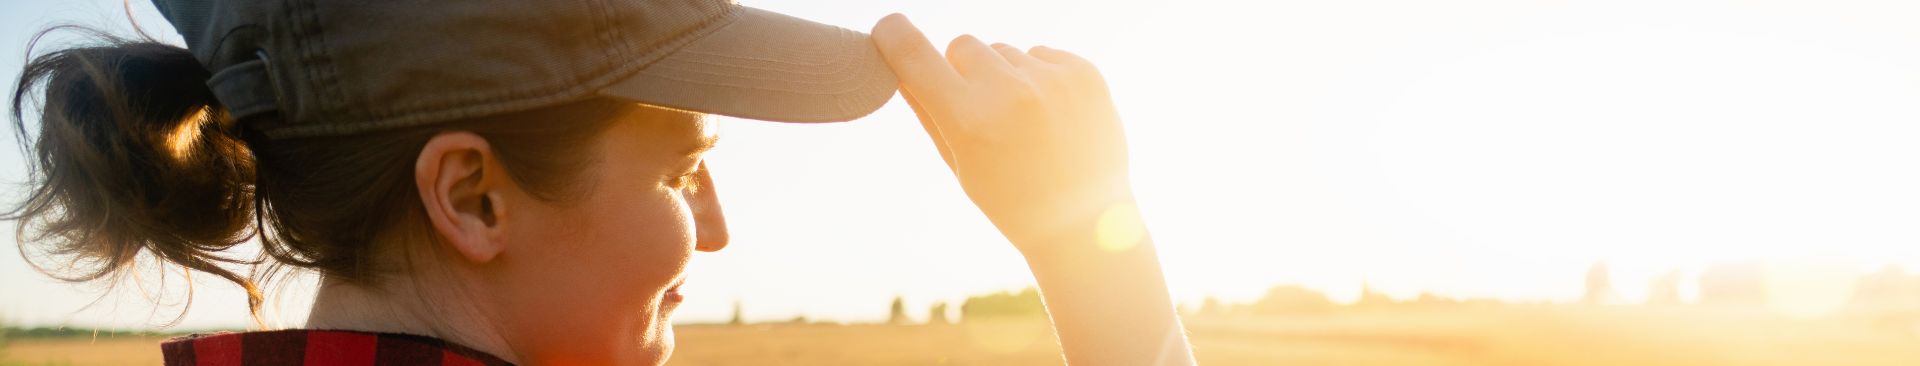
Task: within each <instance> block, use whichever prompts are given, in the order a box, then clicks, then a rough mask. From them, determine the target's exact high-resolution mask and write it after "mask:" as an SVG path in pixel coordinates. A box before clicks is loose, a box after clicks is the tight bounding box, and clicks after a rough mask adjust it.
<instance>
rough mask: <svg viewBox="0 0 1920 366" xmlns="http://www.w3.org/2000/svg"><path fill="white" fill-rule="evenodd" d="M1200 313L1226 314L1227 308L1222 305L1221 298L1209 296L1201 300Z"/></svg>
mask: <svg viewBox="0 0 1920 366" xmlns="http://www.w3.org/2000/svg"><path fill="white" fill-rule="evenodd" d="M1200 313H1201V314H1207V315H1220V314H1226V313H1227V309H1226V308H1224V307H1223V306H1222V305H1220V298H1217V297H1213V296H1207V299H1206V300H1202V301H1200Z"/></svg>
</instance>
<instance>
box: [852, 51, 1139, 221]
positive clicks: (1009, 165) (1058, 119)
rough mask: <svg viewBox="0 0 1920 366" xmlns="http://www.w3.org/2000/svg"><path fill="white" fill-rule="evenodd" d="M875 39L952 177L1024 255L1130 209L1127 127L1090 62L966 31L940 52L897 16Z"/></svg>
mask: <svg viewBox="0 0 1920 366" xmlns="http://www.w3.org/2000/svg"><path fill="white" fill-rule="evenodd" d="M873 40H874V43H875V44H876V46H877V47H879V49H880V53H881V55H883V56H884V57H885V58H886V60H887V64H888V65H890V66H891V67H892V68H893V72H894V74H895V75H897V76H898V77H899V79H900V92H901V94H902V95H904V96H905V97H906V99H907V103H908V104H909V105H911V106H912V107H913V111H914V113H915V114H916V115H918V116H919V118H920V125H921V126H922V127H924V128H926V130H927V134H928V135H929V136H931V137H932V138H933V142H934V144H935V145H936V146H937V147H938V148H939V150H940V156H941V158H943V159H945V160H946V162H947V167H948V168H950V169H952V170H953V174H954V176H955V177H957V178H958V179H959V180H960V187H961V188H962V189H963V190H965V191H966V193H967V197H968V198H971V199H972V200H973V203H974V205H976V206H979V207H980V211H981V212H983V213H985V214H986V215H987V219H988V220H991V221H992V222H993V224H994V226H996V227H998V228H999V229H1000V232H1001V234H1002V235H1005V236H1006V237H1007V238H1008V239H1009V240H1010V241H1012V242H1013V244H1014V246H1015V247H1016V248H1019V249H1020V251H1021V252H1022V253H1024V254H1026V255H1027V256H1029V257H1031V256H1033V255H1035V254H1036V253H1039V252H1050V251H1054V250H1056V249H1058V248H1048V246H1049V245H1053V244H1048V243H1055V242H1060V241H1059V240H1053V239H1055V238H1056V237H1058V236H1061V235H1081V234H1086V233H1090V232H1091V231H1092V230H1093V225H1094V223H1095V221H1097V220H1098V217H1100V215H1101V214H1102V212H1105V211H1107V210H1113V209H1116V208H1117V209H1122V210H1128V211H1127V212H1129V213H1131V212H1132V211H1131V210H1132V204H1133V203H1132V202H1133V201H1132V193H1131V190H1130V187H1129V184H1128V182H1127V147H1126V137H1125V135H1124V134H1123V133H1122V129H1121V125H1120V118H1119V115H1118V113H1116V112H1115V111H1114V106H1113V101H1112V98H1111V97H1110V96H1108V93H1107V86H1106V81H1105V80H1103V79H1102V78H1101V76H1100V71H1099V70H1096V69H1095V68H1094V66H1093V64H1092V63H1089V62H1087V60H1085V59H1082V58H1080V57H1079V56H1076V55H1074V54H1071V53H1067V52H1066V51H1060V50H1055V49H1051V48H1047V47H1044V46H1039V47H1033V48H1032V49H1031V50H1030V51H1027V52H1022V51H1020V49H1018V48H1014V47H1012V46H1007V45H1005V44H994V45H992V46H988V45H987V44H985V43H982V42H981V41H980V40H979V39H976V38H974V37H973V36H960V37H959V38H955V39H954V40H953V42H951V43H949V44H948V45H947V52H946V56H945V57H944V58H943V57H941V54H940V53H939V52H938V51H936V50H935V49H934V48H933V45H932V44H930V43H928V42H927V38H926V36H925V35H923V34H921V33H920V30H919V29H918V28H915V27H914V26H913V24H912V23H910V22H908V21H907V19H906V17H905V16H902V15H900V14H893V15H890V16H887V17H886V18H883V19H881V20H880V23H879V24H878V25H875V26H874V28H873Z"/></svg>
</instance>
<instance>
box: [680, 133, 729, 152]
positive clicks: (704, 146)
mask: <svg viewBox="0 0 1920 366" xmlns="http://www.w3.org/2000/svg"><path fill="white" fill-rule="evenodd" d="M717 143H720V135H708V136H706V137H701V138H700V142H699V143H698V145H694V146H693V147H691V148H688V149H687V150H686V152H683V153H681V154H682V155H685V156H700V154H701V153H705V152H707V150H713V145H714V144H717Z"/></svg>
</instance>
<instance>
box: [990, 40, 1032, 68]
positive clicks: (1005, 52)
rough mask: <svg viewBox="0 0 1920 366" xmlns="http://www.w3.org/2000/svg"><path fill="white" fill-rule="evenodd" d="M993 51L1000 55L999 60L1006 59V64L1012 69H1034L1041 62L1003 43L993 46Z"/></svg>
mask: <svg viewBox="0 0 1920 366" xmlns="http://www.w3.org/2000/svg"><path fill="white" fill-rule="evenodd" d="M993 50H994V51H996V52H999V53H1000V58H1003V59H1006V60H1007V63H1008V64H1012V65H1013V67H1017V68H1022V69H1024V68H1029V67H1034V66H1035V65H1039V64H1040V63H1041V62H1043V61H1040V60H1038V59H1035V58H1033V56H1028V55H1027V53H1026V52H1020V49H1019V48H1014V47H1013V46H1008V45H1007V44H1005V43H995V44H993Z"/></svg>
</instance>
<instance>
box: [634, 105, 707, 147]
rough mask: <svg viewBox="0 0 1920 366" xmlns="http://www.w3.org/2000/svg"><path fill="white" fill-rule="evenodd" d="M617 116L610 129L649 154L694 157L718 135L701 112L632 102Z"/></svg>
mask: <svg viewBox="0 0 1920 366" xmlns="http://www.w3.org/2000/svg"><path fill="white" fill-rule="evenodd" d="M620 119H621V120H620V121H619V122H618V123H616V124H615V127H614V129H613V131H612V132H614V134H616V135H621V136H618V137H617V138H619V139H623V140H627V142H629V143H632V144H633V147H636V148H639V149H641V150H644V151H646V152H647V153H649V155H656V156H662V157H668V158H671V157H679V156H697V155H698V154H700V153H702V152H705V151H706V150H707V149H708V148H711V147H712V146H713V143H714V141H715V140H716V139H718V138H719V135H718V131H717V129H716V128H714V123H713V122H712V121H711V119H709V118H707V116H706V115H705V114H703V113H697V112H687V111H680V110H673V109H666V108H660V107H653V106H647V105H642V104H634V105H632V107H630V108H626V109H625V110H624V112H623V113H622V114H621V116H620Z"/></svg>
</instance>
